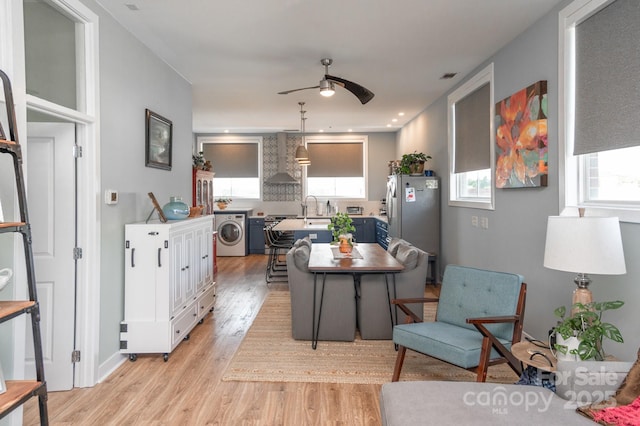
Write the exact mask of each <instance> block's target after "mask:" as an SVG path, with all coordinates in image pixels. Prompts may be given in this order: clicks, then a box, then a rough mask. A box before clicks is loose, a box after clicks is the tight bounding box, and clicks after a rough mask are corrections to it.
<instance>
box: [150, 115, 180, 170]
mask: <svg viewBox="0 0 640 426" xmlns="http://www.w3.org/2000/svg"><path fill="white" fill-rule="evenodd" d="M145 124H146V127H145V139H146V152H145V162H146V163H145V165H146V166H147V167H155V168H157V169H164V170H171V145H172V142H173V141H172V139H173V123H171V120H168V119H166V118H164V117H163V116H161V115H159V114H156V113H155V112H153V111H151V110H149V109H146V110H145Z"/></svg>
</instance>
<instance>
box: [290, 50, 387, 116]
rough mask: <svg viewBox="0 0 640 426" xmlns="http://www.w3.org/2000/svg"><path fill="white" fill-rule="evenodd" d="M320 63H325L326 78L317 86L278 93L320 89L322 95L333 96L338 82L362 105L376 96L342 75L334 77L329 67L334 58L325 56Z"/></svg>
mask: <svg viewBox="0 0 640 426" xmlns="http://www.w3.org/2000/svg"><path fill="white" fill-rule="evenodd" d="M320 63H321V64H322V65H324V78H323V79H322V80H320V83H319V84H318V85H317V86H311V87H302V88H300V89H292V90H285V91H284V92H278V94H279V95H287V94H289V93H292V92H297V91H299V90H307V89H320V94H321V95H322V96H327V97H329V96H333V94H334V93H335V85H336V84H337V85H338V86H341V87H344V88H345V89H347V90H348V91H350V92H351V93H353V94H354V95H355V96H356V97H357V98H358V99H359V100H360V102H362V105H364V104H366V103H367V102H369V101H370V100H371V99H373V97H374V96H375V95H374V94H373V92H371V91H370V90H369V89H367V88H366V87H362V86H360V85H359V84H357V83H354V82H352V81H349V80H345V79H343V78H340V77H334V76H332V75H329V67H330V66H331V64H332V63H333V59H330V58H324V59H322V60H321V61H320Z"/></svg>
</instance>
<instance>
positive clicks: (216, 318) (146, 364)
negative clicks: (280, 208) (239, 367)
mask: <svg viewBox="0 0 640 426" xmlns="http://www.w3.org/2000/svg"><path fill="white" fill-rule="evenodd" d="M265 263H266V256H262V255H250V256H247V257H240V258H237V257H222V258H219V260H218V265H219V266H218V268H219V270H218V276H217V279H216V281H217V282H218V293H217V294H218V297H217V300H216V305H215V311H214V313H213V315H207V317H206V319H205V320H204V322H203V324H201V325H197V326H196V327H195V329H194V330H193V331H192V332H191V336H190V339H189V340H185V341H183V342H182V343H180V345H179V346H178V347H177V348H176V350H175V351H174V352H173V353H171V355H170V357H169V361H168V362H166V363H165V362H163V360H162V356H161V355H139V357H138V360H137V361H136V362H130V361H127V362H125V363H124V364H123V365H121V366H120V367H119V368H118V369H117V370H116V371H115V372H114V373H113V374H111V375H110V376H109V377H108V378H107V379H106V380H105V381H104V382H102V383H100V384H98V385H96V386H95V387H93V388H82V389H74V390H72V391H68V392H52V393H50V394H49V402H48V408H49V421H50V424H52V425H296V426H299V425H378V424H380V413H379V403H378V396H379V392H380V385H346V384H327V383H250V382H223V381H221V378H222V376H223V374H224V371H225V369H226V368H227V365H228V364H229V362H230V361H231V358H232V357H233V354H234V353H235V352H236V350H237V349H238V346H239V345H240V342H241V341H242V339H243V337H244V336H245V333H246V332H247V330H248V329H249V326H250V325H251V323H252V322H253V319H254V318H255V316H256V314H257V313H258V311H259V310H260V306H261V305H262V302H263V301H264V299H265V296H266V295H267V293H268V292H270V291H282V290H287V289H288V287H287V285H286V284H272V286H271V288H270V289H269V288H267V286H266V285H265V281H264V267H265ZM24 424H25V425H37V424H39V416H38V405H37V399H36V398H32V399H31V400H30V401H29V402H27V404H25V415H24Z"/></svg>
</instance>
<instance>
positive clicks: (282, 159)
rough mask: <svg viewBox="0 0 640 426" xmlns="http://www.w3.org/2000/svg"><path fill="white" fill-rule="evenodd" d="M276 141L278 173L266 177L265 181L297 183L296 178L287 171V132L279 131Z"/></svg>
mask: <svg viewBox="0 0 640 426" xmlns="http://www.w3.org/2000/svg"><path fill="white" fill-rule="evenodd" d="M276 136H277V138H278V141H277V144H278V173H276V174H275V175H273V176H271V177H270V178H269V179H267V183H298V180H297V179H296V178H294V177H293V176H291V175H290V174H289V173H287V134H286V133H284V132H280V133H278V134H277V135H276Z"/></svg>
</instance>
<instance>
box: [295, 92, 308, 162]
mask: <svg viewBox="0 0 640 426" xmlns="http://www.w3.org/2000/svg"><path fill="white" fill-rule="evenodd" d="M298 105H300V129H301V130H302V144H301V145H299V146H298V147H297V148H296V161H297V162H298V164H300V165H301V166H308V165H309V164H311V160H309V151H307V147H306V144H305V140H304V122H305V121H306V118H305V117H304V113H305V112H307V111H304V110H303V109H302V108H303V107H304V102H298Z"/></svg>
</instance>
